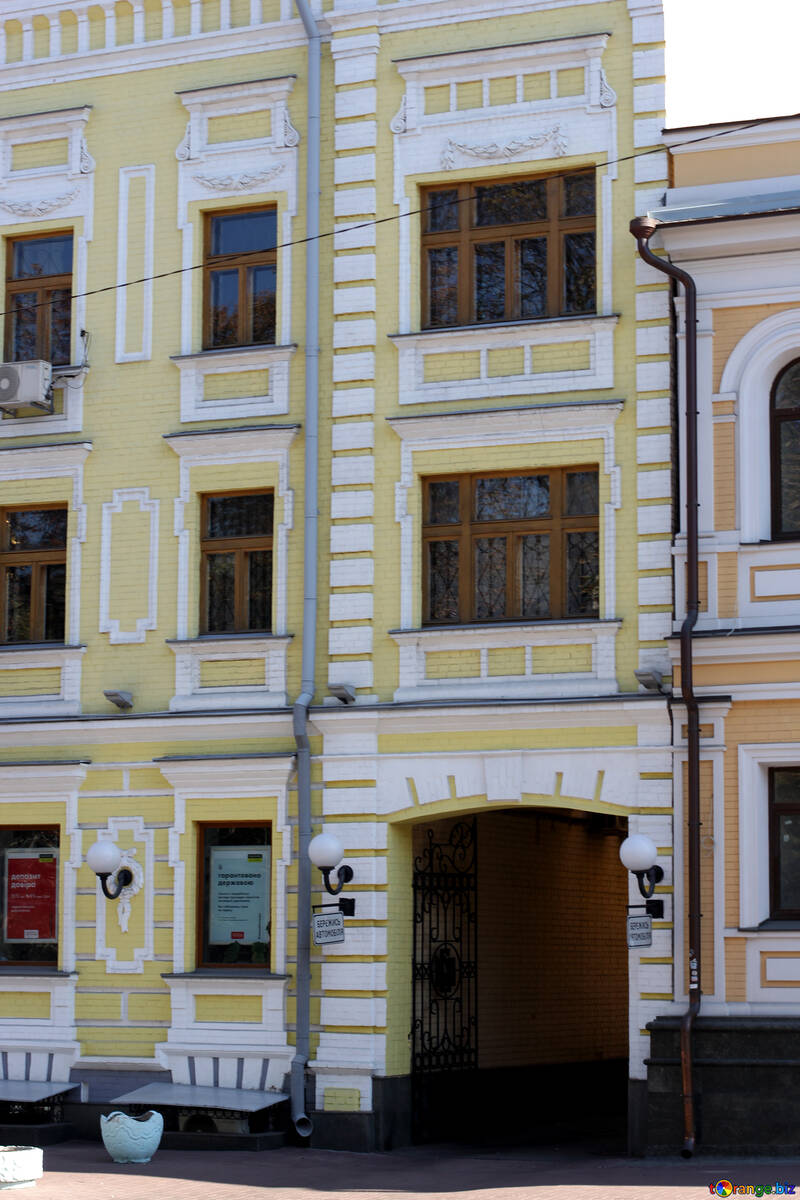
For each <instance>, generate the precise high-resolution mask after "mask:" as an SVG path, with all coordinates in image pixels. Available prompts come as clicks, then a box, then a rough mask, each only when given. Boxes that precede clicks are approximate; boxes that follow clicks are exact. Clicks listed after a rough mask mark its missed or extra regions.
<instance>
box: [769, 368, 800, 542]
mask: <svg viewBox="0 0 800 1200" xmlns="http://www.w3.org/2000/svg"><path fill="white" fill-rule="evenodd" d="M769 407H770V443H771V448H772V536H773V538H774V539H775V540H776V541H788V540H797V539H798V538H800V358H796V359H795V360H794V361H793V362H790V363H789V364H788V366H785V367H784V368H783V370H782V371H781V372H780V374H779V375H778V376H777V378H776V379H775V382H774V383H773V385H772V395H771V396H770V406H769Z"/></svg>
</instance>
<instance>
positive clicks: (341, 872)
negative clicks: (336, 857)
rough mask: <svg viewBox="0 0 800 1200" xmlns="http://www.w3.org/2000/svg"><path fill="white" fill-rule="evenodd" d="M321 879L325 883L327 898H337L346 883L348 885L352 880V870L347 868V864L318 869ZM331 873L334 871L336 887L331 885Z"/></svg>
mask: <svg viewBox="0 0 800 1200" xmlns="http://www.w3.org/2000/svg"><path fill="white" fill-rule="evenodd" d="M320 871H322V878H323V880H324V882H325V891H326V892H327V893H328V895H329V896H338V895H339V892H340V891H341V890H342V888H343V887H344V885H345V884H346V883H349V882H350V880H351V879H352V878H353V868H352V867H348V865H347V863H342V864H341V866H339V867H320ZM331 871H336V873H337V875H338V882H337V884H336V886H335V887H334V885H333V884H332V883H331Z"/></svg>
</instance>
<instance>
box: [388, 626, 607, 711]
mask: <svg viewBox="0 0 800 1200" xmlns="http://www.w3.org/2000/svg"><path fill="white" fill-rule="evenodd" d="M621 624H622V623H621V621H591V620H586V621H542V622H536V623H534V622H530V623H523V622H509V623H508V624H507V625H483V624H475V625H462V626H457V627H452V628H447V627H442V626H435V627H434V626H431V627H429V628H425V629H413V630H407V631H403V632H399V631H397V630H392V631H391V633H390V636H391V637H392V638H393V639H394V641H395V642H396V643H397V645H398V647H399V649H400V674H399V685H400V686H399V687H398V689H397V691H396V692H395V694H394V699H395V701H397V702H400V701H409V700H458V699H463V698H464V695H465V694H466V693H468V694H469V695H470V696H471V697H475V698H476V699H486V700H489V699H523V698H524V699H532V698H537V697H548V696H557V695H561V696H608V695H614V694H615V693H616V692H618V691H619V686H618V684H617V678H616V662H615V654H614V644H615V641H616V636H617V633H618V632H619V629H620V627H621ZM558 646H588V647H590V648H591V659H592V665H591V670H589V671H586V672H574V671H573V672H564V673H557V674H546V673H542V674H539V673H538V672H537V673H534V669H535V667H536V655H537V651H538V650H542V649H547V650H552V649H553V648H555V647H558ZM518 648H522V649H524V652H525V668H524V674H521V675H494V674H493V675H490V674H489V654H490V652H491V651H496V650H505V649H518ZM474 650H478V651H479V653H480V675H477V676H474V677H471V678H463V677H459V678H456V679H453V678H442V679H437V678H430V677H429V676H428V675H427V673H426V656H427V655H428V654H436V653H440V652H441V651H451V652H458V651H474Z"/></svg>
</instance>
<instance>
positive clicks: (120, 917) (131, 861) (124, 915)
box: [117, 847, 144, 933]
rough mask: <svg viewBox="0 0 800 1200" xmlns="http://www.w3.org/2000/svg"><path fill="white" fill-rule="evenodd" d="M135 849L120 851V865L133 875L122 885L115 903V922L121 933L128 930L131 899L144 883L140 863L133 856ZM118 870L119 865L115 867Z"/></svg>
mask: <svg viewBox="0 0 800 1200" xmlns="http://www.w3.org/2000/svg"><path fill="white" fill-rule="evenodd" d="M135 855H136V849H135V847H131V849H129V850H123V851H122V852H121V858H120V864H119V866H120V867H127V868H128V870H129V871H130V872H131V874H132V875H133V879H132V881H131V882H130V883H129V884H128V885H127V887H124V888H123V889H122V891H121V892H120V894H119V901H118V903H117V922H118V924H119V927H120V929H121V930H122V932H123V933H127V932H128V922H129V920H130V917H131V900H132V899H133V897H134V896H135V895H136V893H137V892H140V891H141V890H142V887H143V885H144V871H143V870H142V867H141V864H140V863H138V862H137V861H136V858H135ZM117 870H119V867H118V868H117Z"/></svg>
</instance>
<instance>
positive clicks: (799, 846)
mask: <svg viewBox="0 0 800 1200" xmlns="http://www.w3.org/2000/svg"><path fill="white" fill-rule="evenodd" d="M777 825H778V879H777V885H778V887H777V891H778V907H779V908H781V909H800V813H780V814H779V815H778V821H777Z"/></svg>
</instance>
